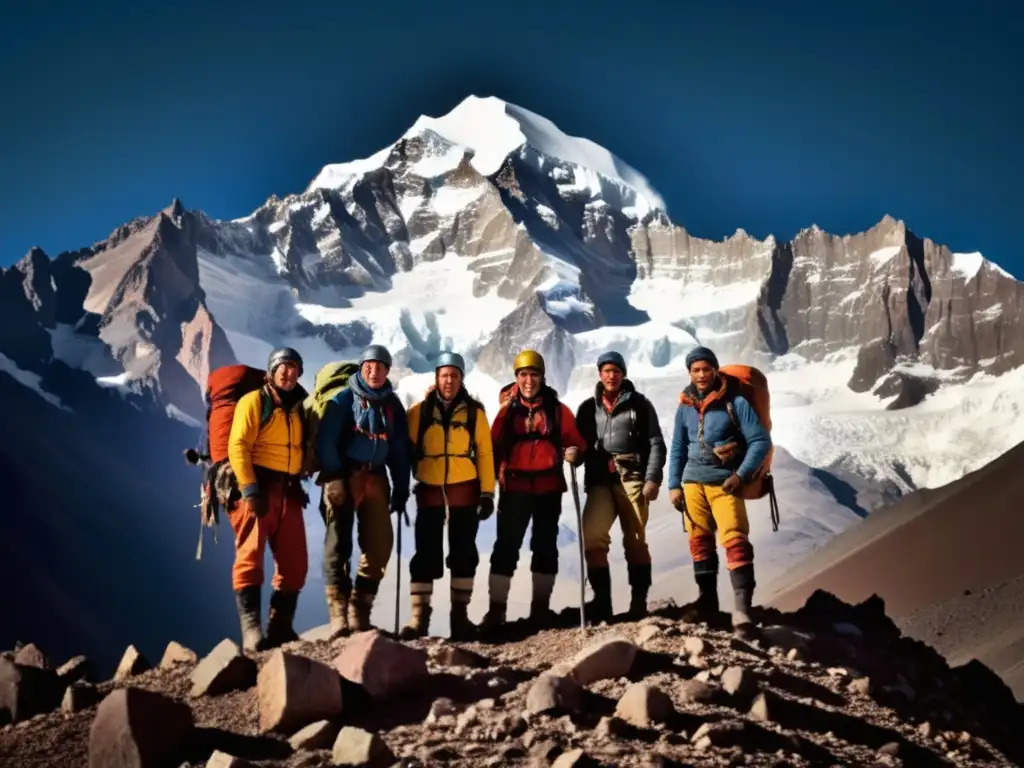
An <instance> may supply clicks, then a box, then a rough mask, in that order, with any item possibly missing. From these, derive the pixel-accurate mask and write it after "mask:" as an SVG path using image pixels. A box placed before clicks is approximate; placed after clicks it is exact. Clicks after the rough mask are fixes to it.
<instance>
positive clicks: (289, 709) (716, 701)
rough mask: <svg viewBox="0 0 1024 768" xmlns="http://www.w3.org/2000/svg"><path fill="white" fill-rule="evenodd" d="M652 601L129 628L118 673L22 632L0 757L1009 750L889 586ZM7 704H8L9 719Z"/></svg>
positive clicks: (943, 760)
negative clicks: (606, 614)
mask: <svg viewBox="0 0 1024 768" xmlns="http://www.w3.org/2000/svg"><path fill="white" fill-rule="evenodd" d="M680 615H681V614H680V610H679V609H678V608H676V607H675V606H673V605H671V604H669V605H664V606H660V607H657V608H656V609H655V610H654V611H653V612H652V614H651V615H650V616H649V617H647V618H645V619H643V620H641V621H638V622H627V621H617V622H614V623H612V624H611V625H602V626H600V627H590V628H587V630H586V631H582V630H580V629H579V627H578V626H576V627H573V621H574V620H578V612H573V611H566V612H564V613H563V614H561V615H559V616H558V617H556V619H555V621H554V623H555V624H556V625H557V626H555V627H554V628H547V629H543V630H540V631H533V630H532V629H531V628H530V627H529V626H527V625H526V623H525V622H517V623H515V624H512V625H510V626H509V628H508V630H507V632H506V633H505V635H504V637H503V638H502V639H501V642H497V641H494V642H473V643H457V644H456V643H450V642H448V641H446V640H442V639H439V638H425V639H423V640H417V641H414V642H406V643H403V642H397V641H395V640H393V639H392V638H391V637H390V636H389V635H388V634H387V633H384V632H378V631H371V632H366V633H361V634H359V635H355V636H352V637H348V638H344V639H341V640H336V641H334V642H330V643H328V642H315V641H299V642H296V643H290V644H288V645H286V646H284V647H282V648H279V649H275V650H273V651H268V652H262V653H259V654H257V655H255V656H254V657H252V658H249V657H246V656H244V655H243V654H242V653H241V652H240V651H239V650H238V647H237V646H236V645H235V644H234V642H233V641H232V640H225V641H224V642H222V643H221V644H220V645H218V646H217V647H216V648H214V649H213V650H212V651H211V652H210V653H209V654H208V655H207V656H206V657H204V658H203V659H198V658H197V656H196V654H194V653H192V652H191V651H189V650H188V649H185V648H182V647H181V646H179V645H177V644H176V643H172V644H171V645H170V646H169V647H168V649H167V652H166V654H165V656H164V658H163V659H162V660H160V662H159V663H158V664H157V665H156V666H155V667H154V668H150V665H149V663H148V661H147V660H145V659H143V658H141V657H139V656H138V654H137V653H136V652H135V651H134V649H129V651H128V652H127V653H126V657H125V660H124V662H123V663H122V665H121V668H120V669H119V670H118V672H117V673H116V674H115V677H114V679H112V680H109V681H106V682H101V683H99V684H93V683H90V682H89V681H88V678H89V664H88V661H87V660H86V659H84V658H82V657H79V658H76V659H72V660H70V661H68V662H67V663H66V664H64V665H63V666H62V667H59V668H56V669H54V668H53V667H52V665H51V663H50V661H49V660H47V659H46V658H45V655H44V654H43V653H42V652H41V651H40V650H39V649H37V648H36V647H35V646H33V645H26V646H23V647H20V648H19V649H17V650H16V651H10V652H7V653H5V654H4V657H3V658H2V659H0V717H4V716H5V715H6V719H5V720H3V721H0V722H6V723H7V724H6V725H4V726H3V727H0V765H3V766H18V768H42V766H61V767H62V768H73V767H74V766H89V767H90V768H100V766H103V768H126V767H127V766H164V765H166V766H170V767H171V768H180V767H181V766H188V768H195V767H198V766H210V767H211V768H214V767H216V768H227V767H228V766H234V767H235V768H241V767H242V766H246V765H258V766H287V767H288V768H300V767H302V768H314V767H317V766H331V765H349V766H355V765H366V766H393V765H394V766H409V767H410V768H411V767H412V766H432V765H451V766H473V767H474V768H479V766H487V765H500V766H504V765H537V766H548V765H550V766H557V767H558V768H563V767H566V766H585V765H590V766H598V765H599V766H675V765H698V766H703V765H712V766H739V765H755V766H760V765H774V766H780V765H791V766H805V765H823V766H831V765H855V766H862V765H888V766H897V765H905V766H932V765H972V766H973V765H995V766H1006V765H1019V764H1021V763H1022V762H1024V746H1022V744H1024V740H1022V739H1020V738H1019V735H1020V729H1021V726H1022V725H1024V718H1022V712H1024V707H1022V705H1020V704H1018V703H1017V701H1016V700H1015V699H1014V697H1013V695H1012V694H1011V693H1010V691H1009V689H1008V688H1007V687H1006V685H1005V684H1003V682H1002V681H1001V680H1000V679H999V678H998V677H996V676H995V675H994V674H993V673H992V672H991V671H989V670H988V669H987V668H986V667H984V666H982V665H980V664H978V663H977V662H972V663H970V664H967V665H964V666H961V667H956V668H950V667H949V665H948V664H947V663H946V662H945V661H944V660H943V658H942V657H941V656H939V655H938V653H936V652H935V651H933V650H932V649H931V648H929V647H927V646H925V645H923V644H922V643H920V642H917V641H914V640H911V639H908V638H906V637H903V636H901V634H900V632H899V630H898V629H897V628H896V626H895V625H894V624H893V623H892V621H890V620H889V618H888V617H886V615H885V611H884V605H883V604H882V602H881V600H879V599H877V598H872V599H871V600H868V601H866V602H864V603H861V604H859V605H855V606H851V605H848V604H846V603H843V602H841V601H839V600H837V599H836V598H834V597H833V596H831V595H830V594H828V593H824V592H818V593H815V594H814V595H813V596H812V597H811V598H810V599H809V600H808V601H807V603H806V604H805V605H804V606H803V607H802V608H801V609H800V610H798V611H796V612H793V613H788V614H783V613H780V612H778V611H775V610H770V609H765V610H762V611H761V612H760V614H759V615H758V617H757V618H758V629H757V635H758V636H757V637H756V638H753V639H751V640H749V641H743V640H739V639H737V638H735V637H734V636H733V635H732V633H731V632H730V631H729V630H728V625H727V617H726V616H725V615H724V614H723V615H722V617H721V623H719V622H713V623H712V624H711V625H707V624H688V623H685V622H682V621H680V620H679V617H680ZM11 720H13V722H11Z"/></svg>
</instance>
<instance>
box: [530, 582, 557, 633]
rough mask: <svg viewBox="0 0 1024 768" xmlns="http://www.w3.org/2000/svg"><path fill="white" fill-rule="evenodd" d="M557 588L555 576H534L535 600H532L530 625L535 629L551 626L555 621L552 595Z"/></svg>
mask: <svg viewBox="0 0 1024 768" xmlns="http://www.w3.org/2000/svg"><path fill="white" fill-rule="evenodd" d="M554 587H555V574H553V573H536V572H534V574H533V599H532V600H530V617H529V622H530V624H532V625H534V626H535V627H538V628H539V627H546V626H549V625H550V624H551V623H552V621H553V620H554V614H553V613H552V612H551V593H552V591H553V590H554Z"/></svg>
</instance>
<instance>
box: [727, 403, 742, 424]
mask: <svg viewBox="0 0 1024 768" xmlns="http://www.w3.org/2000/svg"><path fill="white" fill-rule="evenodd" d="M725 410H726V411H727V412H728V414H729V421H731V422H732V425H733V426H734V427H736V429H739V428H740V421H739V419H737V418H736V409H735V408H733V406H732V398H730V399H729V400H726V401H725Z"/></svg>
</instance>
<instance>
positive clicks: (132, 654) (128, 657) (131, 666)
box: [114, 645, 150, 680]
mask: <svg viewBox="0 0 1024 768" xmlns="http://www.w3.org/2000/svg"><path fill="white" fill-rule="evenodd" d="M148 669H150V664H149V661H147V660H146V657H145V656H143V655H142V653H141V652H140V651H139V649H138V648H136V647H135V646H134V645H129V646H128V648H127V649H126V650H125V652H124V656H122V657H121V663H120V664H118V665H117V671H116V672H114V679H115V680H127V679H128V678H129V677H133V676H134V675H140V674H142V673H143V672H145V671H146V670H148Z"/></svg>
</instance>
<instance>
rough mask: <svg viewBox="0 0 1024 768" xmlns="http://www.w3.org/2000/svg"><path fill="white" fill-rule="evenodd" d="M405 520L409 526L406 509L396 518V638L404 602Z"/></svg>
mask: <svg viewBox="0 0 1024 768" xmlns="http://www.w3.org/2000/svg"><path fill="white" fill-rule="evenodd" d="M403 517H404V518H405V524H406V525H409V513H408V512H406V511H405V510H404V509H403V510H402V511H401V513H400V514H399V515H396V516H395V529H396V530H395V537H396V538H395V541H396V543H397V546H398V551H397V559H398V573H397V575H396V578H395V636H396V637H397V636H398V629H399V626H398V625H399V621H398V608H399V605H400V604H401V602H402V520H401V518H403Z"/></svg>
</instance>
